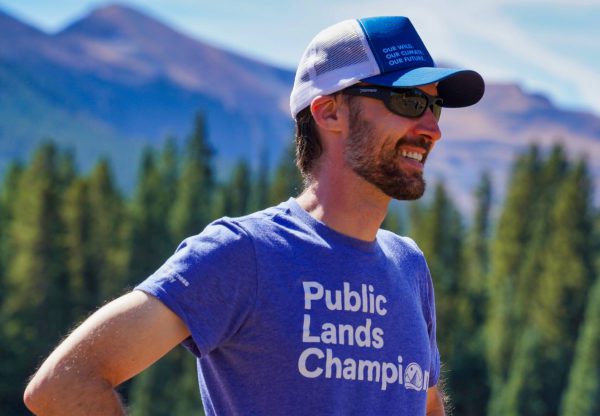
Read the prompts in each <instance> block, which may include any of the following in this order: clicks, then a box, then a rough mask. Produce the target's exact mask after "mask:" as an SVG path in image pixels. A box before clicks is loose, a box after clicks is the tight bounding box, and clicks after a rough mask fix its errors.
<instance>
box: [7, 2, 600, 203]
mask: <svg viewBox="0 0 600 416" xmlns="http://www.w3.org/2000/svg"><path fill="white" fill-rule="evenodd" d="M293 77H294V74H293V72H291V71H288V70H285V69H281V68H277V67H273V66H270V65H267V64H264V63H262V62H260V61H257V60H254V59H252V58H249V57H246V56H241V55H239V54H236V53H232V52H229V51H225V50H222V49H219V48H216V47H214V46H211V45H209V44H206V43H204V42H201V41H199V40H197V39H193V38H191V37H189V36H187V35H184V34H182V33H179V32H177V31H176V30H174V29H173V28H171V27H169V26H168V25H166V24H164V23H162V22H161V21H160V20H158V19H156V18H154V17H151V16H148V15H146V14H144V13H141V12H139V11H137V10H136V9H133V8H131V7H129V6H125V5H108V6H104V7H100V8H98V9H95V10H93V11H92V12H91V13H90V14H88V15H87V16H85V17H83V18H82V19H80V20H77V21H75V22H73V23H72V24H70V25H69V26H68V27H66V28H64V29H63V30H61V31H60V32H58V33H54V34H48V33H45V32H42V31H40V30H39V29H37V28H35V27H32V26H29V25H27V24H25V23H23V22H21V21H19V20H18V19H16V18H14V17H11V16H10V15H8V14H6V13H3V12H1V11H0V169H3V168H4V167H5V166H6V164H7V163H8V161H9V160H12V159H14V158H21V159H24V158H26V157H27V156H28V155H29V154H30V152H31V150H32V148H33V147H35V146H36V145H37V143H39V142H40V141H41V140H43V139H45V138H48V137H51V138H53V139H54V140H56V141H57V142H59V143H61V144H64V145H66V146H70V147H72V148H73V149H74V150H75V151H76V152H77V158H78V160H79V161H80V162H81V167H82V168H83V169H87V168H89V166H91V164H92V163H94V161H95V160H96V159H97V158H98V157H99V156H100V155H107V156H109V157H110V158H111V160H112V162H113V165H114V167H115V169H116V171H117V173H118V176H119V178H120V181H121V184H122V185H123V186H124V187H125V188H126V189H130V188H131V186H132V184H133V183H134V180H135V173H136V172H135V169H136V165H137V163H136V162H137V158H138V157H139V155H140V152H141V150H142V148H143V147H144V146H147V145H152V146H155V145H158V144H160V143H161V142H162V141H163V140H164V139H165V137H166V136H167V135H174V136H175V137H176V138H178V139H179V140H183V139H184V138H185V136H186V134H187V133H188V132H189V130H190V128H191V121H192V119H193V115H194V114H195V113H196V112H197V111H202V112H203V113H204V114H205V115H206V117H207V122H208V130H209V140H210V141H211V143H212V145H213V147H215V149H216V151H217V153H216V155H217V161H218V162H217V165H218V167H219V172H220V173H221V174H222V175H224V174H225V172H227V170H228V167H230V166H231V165H232V164H233V163H234V162H235V161H237V160H238V159H239V158H242V157H243V158H247V159H249V160H250V161H251V162H252V163H255V162H256V161H257V160H258V159H259V157H260V154H262V152H265V151H266V152H268V154H269V156H270V158H271V160H274V159H276V158H278V157H279V155H280V154H281V151H282V149H283V148H284V146H285V145H286V144H287V143H288V142H289V141H290V140H291V137H292V133H293V125H292V122H291V118H290V116H289V110H288V98H289V93H290V90H291V86H292V83H293ZM441 128H442V132H443V139H442V140H441V141H440V142H439V144H438V145H437V146H436V149H435V151H434V152H433V153H432V155H431V156H430V158H429V163H428V167H427V176H428V178H429V179H430V181H436V180H443V181H444V182H445V183H446V184H447V185H448V187H449V188H450V189H451V191H452V193H453V194H454V197H455V199H456V200H457V201H458V202H459V204H460V205H461V206H462V207H463V208H466V209H468V207H469V206H470V205H471V197H470V195H471V192H472V190H473V189H474V187H475V185H476V183H477V181H478V178H479V174H480V173H481V172H482V171H483V170H488V171H490V172H491V173H492V176H493V178H494V183H495V185H496V189H497V190H500V189H502V188H503V187H504V184H505V182H506V179H507V172H508V169H509V168H510V166H511V163H512V161H513V160H514V157H515V155H516V154H517V153H518V152H520V151H522V150H523V149H524V148H525V147H527V146H528V145H529V143H531V142H533V141H535V142H538V143H541V144H543V145H544V146H545V147H546V148H548V147H549V146H550V145H551V144H553V143H555V142H557V141H560V142H562V143H564V145H565V146H566V148H567V149H568V151H569V152H570V153H571V155H573V156H574V157H578V156H580V155H585V156H586V157H588V160H589V162H590V166H591V169H592V172H593V174H594V177H595V178H596V181H597V185H600V118H599V117H598V116H597V115H594V114H589V113H582V112H575V111H566V110H564V109H560V108H558V107H556V106H555V105H554V104H553V103H552V102H550V101H549V100H548V99H547V98H546V97H544V96H542V95H539V94H532V93H530V92H527V91H524V90H523V89H522V88H520V87H519V86H518V85H515V84H494V83H489V84H488V85H487V89H486V94H485V96H484V98H483V100H482V101H481V102H480V103H479V104H478V105H476V106H473V107H469V108H467V109H447V110H444V112H443V114H442V119H441ZM501 196H502V195H501V194H500V193H499V194H498V196H497V197H498V198H500V197H501Z"/></svg>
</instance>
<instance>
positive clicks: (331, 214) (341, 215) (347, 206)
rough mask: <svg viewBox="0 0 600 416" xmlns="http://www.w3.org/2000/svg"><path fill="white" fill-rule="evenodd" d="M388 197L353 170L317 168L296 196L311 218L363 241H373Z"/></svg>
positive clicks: (386, 205)
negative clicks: (314, 176) (340, 171)
mask: <svg viewBox="0 0 600 416" xmlns="http://www.w3.org/2000/svg"><path fill="white" fill-rule="evenodd" d="M390 200H391V198H390V197H388V196H387V195H385V194H383V193H382V192H381V191H380V190H379V189H377V188H376V187H375V186H373V185H372V184H370V183H368V182H366V181H365V180H364V179H362V178H360V177H358V176H357V175H356V174H354V172H351V173H347V174H346V175H336V176H331V175H327V174H324V173H323V172H320V174H319V175H318V178H317V179H315V180H314V181H313V182H312V183H311V184H310V185H309V186H308V187H307V188H306V189H305V190H304V192H303V193H302V194H301V195H300V196H299V197H298V198H297V199H296V201H297V202H298V204H299V205H300V206H301V207H302V208H303V209H304V210H305V211H307V212H308V213H309V214H310V215H311V216H312V217H313V218H315V219H317V220H319V221H321V222H323V223H325V224H326V225H327V226H328V227H330V228H332V229H334V230H336V231H338V232H340V233H342V234H345V235H347V236H350V237H354V238H357V239H360V240H364V241H373V240H375V236H376V234H377V230H379V227H381V223H382V222H383V220H384V219H385V216H386V214H387V208H388V204H389V202H390Z"/></svg>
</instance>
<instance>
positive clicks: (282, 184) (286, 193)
mask: <svg viewBox="0 0 600 416" xmlns="http://www.w3.org/2000/svg"><path fill="white" fill-rule="evenodd" d="M295 159H296V145H295V143H294V142H291V143H290V145H289V146H288V147H287V149H286V150H285V152H284V154H283V155H282V157H281V160H280V161H279V164H278V165H277V168H276V169H275V176H274V178H273V181H272V182H271V189H270V191H269V197H270V198H271V205H276V204H279V203H280V202H283V201H286V200H287V199H289V198H290V197H293V196H297V195H299V194H300V192H302V189H303V184H302V176H301V175H300V171H299V170H298V168H297V167H296V164H295Z"/></svg>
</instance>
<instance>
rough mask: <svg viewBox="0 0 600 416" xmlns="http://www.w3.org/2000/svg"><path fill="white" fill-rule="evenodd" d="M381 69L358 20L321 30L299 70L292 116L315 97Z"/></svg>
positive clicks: (294, 91)
mask: <svg viewBox="0 0 600 416" xmlns="http://www.w3.org/2000/svg"><path fill="white" fill-rule="evenodd" d="M379 73H380V71H379V67H378V65H377V62H376V61H375V57H374V56H373V53H372V52H371V49H370V48H369V45H368V43H367V40H366V39H365V35H364V33H363V31H362V29H361V27H360V25H359V23H358V21H356V20H346V21H343V22H340V23H338V24H336V25H333V26H330V27H328V28H327V29H325V30H323V31H322V32H320V33H319V34H318V35H317V36H315V38H314V39H313V40H312V41H311V43H310V44H309V45H308V47H307V48H306V50H305V51H304V54H303V55H302V58H301V59H300V64H299V65H298V70H297V72H296V79H295V81H294V88H293V90H292V94H291V96H290V110H291V112H292V117H296V115H297V114H298V113H299V112H300V111H301V110H303V109H304V108H306V107H308V106H309V105H310V103H311V101H312V100H313V98H315V97H317V96H319V95H327V94H331V93H334V92H336V91H339V90H342V89H344V88H346V87H348V86H350V85H352V84H356V83H357V82H358V81H360V80H361V79H363V78H367V77H370V76H373V75H378V74H379Z"/></svg>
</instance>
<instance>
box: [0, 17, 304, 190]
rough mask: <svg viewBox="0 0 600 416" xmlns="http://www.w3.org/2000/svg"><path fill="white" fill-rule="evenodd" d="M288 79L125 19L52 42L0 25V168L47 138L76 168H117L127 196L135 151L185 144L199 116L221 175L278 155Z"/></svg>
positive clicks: (0, 20)
mask: <svg viewBox="0 0 600 416" xmlns="http://www.w3.org/2000/svg"><path fill="white" fill-rule="evenodd" d="M292 82H293V74H292V73H291V72H290V71H286V70H282V69H279V68H276V67H272V66H269V65H265V64H263V63H261V62H259V61H256V60H253V59H250V58H247V57H243V56H240V55H237V54H233V53H230V52H227V51H223V50H220V49H217V48H214V47H212V46H209V45H206V44H204V43H202V42H199V41H197V40H194V39H192V38H190V37H188V36H185V35H183V34H180V33H178V32H176V31H174V30H173V29H171V28H169V27H168V26H166V25H164V24H163V23H160V22H159V21H157V20H155V19H153V18H151V17H149V16H146V15H144V14H142V13H140V12H138V11H136V10H134V9H132V8H129V7H126V6H120V5H111V6H106V7H102V8H99V9H96V10H95V11H93V12H92V13H91V14H89V15H88V16H86V17H84V18H83V19H81V20H79V21H76V22H74V23H73V24H71V25H70V26H68V27H67V28H65V29H64V30H62V31H60V32H58V33H56V34H46V33H43V32H41V31H39V30H37V29H35V28H32V27H29V26H27V25H25V24H23V23H21V22H19V21H18V20H17V19H15V18H12V17H10V16H8V15H7V14H6V13H2V15H1V16H0V87H2V86H3V87H4V88H0V105H1V108H2V110H0V149H1V150H5V151H4V152H3V153H2V156H0V166H2V165H6V160H7V159H13V158H25V157H27V155H28V154H29V153H30V150H31V148H32V147H34V146H35V145H36V144H37V143H39V142H40V141H41V140H43V139H45V138H48V137H52V138H53V139H55V140H56V141H58V142H59V143H62V144H65V145H69V146H72V147H73V148H74V149H75V150H76V151H77V153H78V156H79V158H78V159H79V160H81V162H82V165H83V166H82V167H83V168H87V167H89V166H90V165H91V164H92V163H93V161H94V160H95V159H96V158H97V157H98V155H99V154H107V155H108V156H110V157H111V158H112V159H114V160H115V163H114V164H115V166H116V168H117V170H119V173H120V176H124V177H125V178H126V179H125V181H124V182H125V185H126V186H127V185H131V183H132V182H133V180H134V177H135V172H134V167H135V163H131V159H132V158H133V159H136V158H137V157H138V156H139V154H140V151H141V149H142V148H143V146H145V145H148V144H150V145H156V144H158V143H160V142H161V141H162V140H164V139H165V137H166V136H167V135H174V136H176V137H178V138H179V139H183V138H184V137H185V135H186V134H187V133H188V132H189V131H190V128H191V121H192V120H193V116H194V114H195V113H196V112H197V111H202V112H203V113H204V114H205V115H206V117H207V122H208V126H209V139H210V140H211V142H212V143H213V146H214V147H215V148H216V149H217V156H218V157H219V162H220V163H219V165H220V166H221V167H222V168H223V169H224V170H226V168H227V166H229V165H232V164H233V163H234V162H235V161H236V160H237V159H239V158H242V157H246V158H250V159H251V160H258V157H259V154H260V153H261V152H263V151H268V152H269V153H270V154H271V155H272V157H274V156H276V155H278V154H279V153H280V151H281V149H282V147H283V146H284V144H285V142H286V141H288V140H289V139H290V137H291V134H292V131H293V127H292V123H291V120H290V117H289V115H288V114H289V111H288V109H287V98H286V97H287V96H288V95H289V90H290V86H291V84H292Z"/></svg>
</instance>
